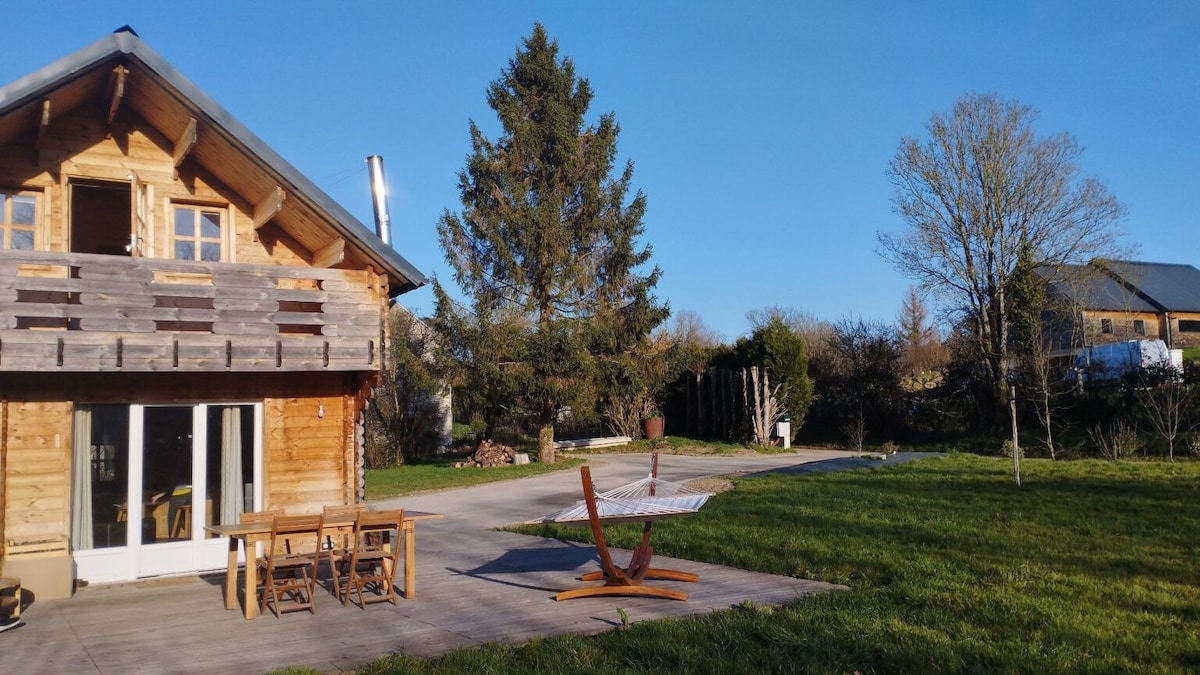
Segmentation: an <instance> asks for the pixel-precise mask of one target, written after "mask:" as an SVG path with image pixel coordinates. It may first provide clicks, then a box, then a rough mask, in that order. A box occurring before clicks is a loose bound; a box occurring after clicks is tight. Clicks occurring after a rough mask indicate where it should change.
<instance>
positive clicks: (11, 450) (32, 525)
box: [0, 401, 71, 541]
mask: <svg viewBox="0 0 1200 675" xmlns="http://www.w3.org/2000/svg"><path fill="white" fill-rule="evenodd" d="M5 407H6V408H7V411H6V415H5V421H6V425H5V434H4V438H2V439H0V447H3V452H4V454H5V465H6V476H5V485H4V492H3V514H4V537H5V541H7V540H16V541H36V540H41V539H65V538H66V537H67V532H68V527H69V519H70V506H71V493H70V477H71V436H70V432H71V429H70V419H71V415H70V410H71V405H70V403H67V402H64V401H20V402H9V403H7V404H6V405H5ZM64 422H65V426H64Z"/></svg>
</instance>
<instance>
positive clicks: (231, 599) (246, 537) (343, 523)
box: [204, 509, 442, 620]
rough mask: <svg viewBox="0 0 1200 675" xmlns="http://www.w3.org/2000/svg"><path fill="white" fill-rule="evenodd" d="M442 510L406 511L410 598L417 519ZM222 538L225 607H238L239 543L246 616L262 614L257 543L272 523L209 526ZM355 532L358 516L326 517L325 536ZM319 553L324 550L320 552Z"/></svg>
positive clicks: (268, 537)
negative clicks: (226, 561)
mask: <svg viewBox="0 0 1200 675" xmlns="http://www.w3.org/2000/svg"><path fill="white" fill-rule="evenodd" d="M441 517H442V514H440V513H429V512H426V511H409V510H407V509H405V511H404V523H403V524H404V528H403V530H404V589H403V590H402V591H401V592H400V594H401V595H403V596H404V597H405V598H406V599H407V598H412V597H414V596H415V595H416V585H417V521H418V520H432V519H434V518H441ZM204 530H205V531H206V532H211V533H213V534H215V535H217V536H218V537H229V566H228V568H227V569H226V570H225V609H237V571H238V542H239V541H241V542H242V549H243V550H244V551H245V553H246V573H245V575H244V577H243V578H244V581H243V587H242V592H243V593H244V595H245V598H246V604H245V614H246V619H247V620H249V619H253V618H255V617H256V616H258V601H257V598H256V593H255V590H256V588H257V587H258V565H257V555H256V553H255V546H254V545H255V544H257V543H258V542H260V541H267V542H269V541H270V540H271V523H270V522H263V523H237V524H234V525H208V526H206V527H205V528H204ZM353 531H354V516H345V517H338V518H329V519H326V520H325V525H324V527H323V529H322V535H325V534H349V533H351V532H353ZM318 553H321V552H320V551H318Z"/></svg>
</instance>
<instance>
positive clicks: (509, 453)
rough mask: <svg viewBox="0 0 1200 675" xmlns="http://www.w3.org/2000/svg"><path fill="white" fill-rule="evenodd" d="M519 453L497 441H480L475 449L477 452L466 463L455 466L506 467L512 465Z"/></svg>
mask: <svg viewBox="0 0 1200 675" xmlns="http://www.w3.org/2000/svg"><path fill="white" fill-rule="evenodd" d="M516 455H517V451H516V450H513V449H512V448H510V447H508V446H507V445H504V444H503V443H497V442H495V441H480V442H479V446H478V447H476V448H475V452H473V453H471V456H470V457H468V458H467V459H466V461H463V462H459V463H457V464H455V466H456V467H464V466H504V465H505V464H512V463H513V458H514V457H516Z"/></svg>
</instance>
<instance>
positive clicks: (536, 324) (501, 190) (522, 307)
mask: <svg viewBox="0 0 1200 675" xmlns="http://www.w3.org/2000/svg"><path fill="white" fill-rule="evenodd" d="M591 100H592V89H591V86H590V85H589V84H588V81H587V79H585V78H578V77H576V75H575V67H574V65H573V64H572V62H571V60H570V59H567V58H563V59H562V60H559V58H558V43H557V42H555V41H551V40H549V39H548V38H547V36H546V32H545V30H544V29H543V28H542V26H541V25H540V24H535V25H534V27H533V34H532V35H530V36H529V37H528V38H526V39H525V40H524V41H523V46H522V48H521V49H518V50H517V53H516V55H515V56H514V57H513V58H512V59H510V60H509V63H508V68H506V69H505V70H504V71H503V72H502V73H501V75H500V78H499V79H498V80H496V81H494V82H492V83H491V85H490V86H489V88H488V93H487V101H488V105H489V106H490V107H491V108H492V110H494V111H495V112H496V116H497V118H498V120H499V122H500V125H501V127H502V131H501V133H500V137H499V138H498V139H497V140H495V141H494V142H493V141H491V140H489V139H488V138H486V137H485V136H484V134H483V133H482V132H481V131H480V130H479V127H478V126H476V125H475V123H474V122H472V123H471V126H470V131H471V147H472V153H471V155H470V157H469V158H468V160H467V165H466V168H465V169H464V170H463V171H462V172H460V173H459V191H460V196H461V199H462V204H463V211H462V213H461V214H455V213H452V212H450V211H449V210H447V211H446V212H445V214H444V215H443V216H442V219H441V221H440V223H439V225H438V235H439V238H440V240H441V244H442V247H443V248H444V249H445V251H446V259H447V261H448V262H449V263H450V265H451V266H452V267H453V268H454V278H455V281H457V282H458V284H459V285H460V286H461V287H462V289H463V291H464V292H465V293H466V294H467V296H468V297H470V298H471V301H472V311H473V313H474V317H475V321H476V322H478V323H477V325H484V324H486V323H487V322H489V321H492V318H493V317H497V316H499V317H506V318H507V319H508V320H509V321H510V322H511V318H512V317H513V316H514V315H516V316H520V317H523V318H524V320H525V322H524V326H525V328H524V330H522V331H520V332H519V334H518V335H516V336H515V337H514V336H513V335H512V333H505V335H506V336H507V339H508V340H510V341H512V340H516V341H517V342H519V344H510V345H508V349H504V350H496V349H485V348H482V347H483V346H482V345H476V348H475V349H468V350H466V351H468V352H470V353H473V354H484V353H489V352H490V353H500V352H504V353H507V354H509V355H510V357H509V358H510V359H512V360H510V361H509V362H508V363H506V364H504V366H503V370H504V371H505V372H506V374H507V376H508V377H506V378H505V380H504V381H505V382H508V383H510V386H511V387H512V391H511V392H510V396H511V399H510V401H509V404H510V405H511V406H513V407H514V408H519V409H521V410H523V411H525V412H526V413H528V414H529V415H530V416H531V417H532V419H533V421H534V422H535V424H536V426H537V428H538V446H539V455H540V458H541V460H542V461H544V462H553V461H554V424H555V421H556V420H557V419H558V415H559V412H560V411H561V410H562V409H563V408H565V407H569V406H573V405H578V404H580V402H581V399H582V398H583V397H584V396H586V395H587V394H588V392H589V391H590V390H591V387H590V386H589V385H590V382H591V378H592V377H593V375H594V373H595V371H596V363H597V359H599V358H604V357H605V356H606V355H610V354H613V353H617V352H620V351H623V350H627V349H631V348H634V347H636V345H637V344H639V343H640V342H641V341H643V340H644V338H645V335H646V334H648V333H649V332H650V331H651V330H652V329H653V328H654V327H655V326H657V325H658V324H659V323H661V322H662V321H663V320H664V319H665V318H666V315H667V310H666V308H665V307H664V306H661V305H659V304H658V302H657V300H656V298H655V297H654V296H653V295H651V291H652V290H653V288H654V286H655V284H656V283H657V281H658V277H659V274H660V271H659V270H658V268H657V267H656V268H654V269H652V270H651V271H649V273H647V274H644V275H643V274H639V273H638V268H639V267H641V266H642V265H643V264H645V263H647V262H648V261H649V259H650V247H649V246H644V247H640V248H639V246H638V244H637V243H636V241H635V239H636V238H637V237H638V236H639V235H641V234H642V232H643V229H644V228H643V225H642V216H643V214H644V212H645V209H646V198H645V196H644V195H643V194H642V193H641V192H640V191H638V192H637V193H636V194H635V195H634V196H633V198H632V200H630V201H629V202H628V203H626V197H627V195H628V193H629V189H630V183H631V181H632V177H633V164H632V162H627V163H626V164H625V167H624V169H623V170H622V171H621V173H620V175H619V176H617V177H615V178H614V177H613V175H612V174H613V171H614V164H615V162H616V157H617V135H618V134H619V133H620V127H619V125H618V124H617V122H616V119H615V118H614V116H613V115H612V114H611V113H609V114H606V115H602V116H601V117H600V120H599V123H598V124H596V125H594V126H587V125H586V124H585V120H584V115H585V114H586V113H587V110H588V106H589V104H590V103H591ZM437 290H438V292H439V297H440V298H444V293H443V292H442V291H441V290H440V289H437ZM448 306H449V303H446V302H439V308H442V307H447V308H448ZM442 311H443V310H442V309H439V313H441V312H442ZM459 318H461V317H459ZM487 332H488V331H483V330H475V331H468V333H469V334H470V335H474V336H477V337H478V336H483V335H485V334H486V333H487ZM461 334H463V333H460V335H461Z"/></svg>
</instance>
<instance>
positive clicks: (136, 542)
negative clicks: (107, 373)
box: [74, 401, 265, 583]
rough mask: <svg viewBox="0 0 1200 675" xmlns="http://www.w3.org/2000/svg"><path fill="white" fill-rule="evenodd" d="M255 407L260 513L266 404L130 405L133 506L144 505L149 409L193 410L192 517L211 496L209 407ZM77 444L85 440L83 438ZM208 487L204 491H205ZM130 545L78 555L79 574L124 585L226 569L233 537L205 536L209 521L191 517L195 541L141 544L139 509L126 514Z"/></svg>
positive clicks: (129, 490)
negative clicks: (208, 480)
mask: <svg viewBox="0 0 1200 675" xmlns="http://www.w3.org/2000/svg"><path fill="white" fill-rule="evenodd" d="M233 405H237V406H250V407H251V408H252V410H253V411H254V414H253V425H254V431H253V439H254V448H253V457H254V468H253V482H254V509H255V510H259V509H261V504H262V501H263V448H264V445H265V439H264V437H263V430H264V421H263V403H262V401H240V402H232V401H230V402H208V403H131V404H129V448H128V452H129V460H128V472H127V474H126V477H125V480H126V491H127V493H128V494H127V496H128V502H127V503H129V504H141V503H143V502H144V498H143V495H142V470H143V466H144V462H143V453H144V448H143V444H144V441H145V439H144V433H143V432H144V424H145V411H146V408H164V407H168V408H170V407H174V408H190V409H191V410H192V485H193V486H194V487H195V489H193V490H192V500H193V504H192V513H194V514H196V513H200V514H203V513H205V508H206V506H205V505H204V504H201V505H200V506H199V508H197V506H196V504H195V501H196V500H197V498H198V497H199V496H205V497H206V495H207V493H208V486H205V481H206V476H207V471H208V466H207V463H208V455H207V452H206V448H207V440H208V438H207V437H208V425H207V415H208V408H209V407H210V406H233ZM75 442H81V441H79V440H78V439H77V440H76V441H75ZM200 488H203V489H200ZM126 513H127V517H128V522H127V532H128V538H127V540H126V541H127V544H126V545H125V546H114V547H109V548H98V549H92V550H86V551H75V552H74V557H75V562H76V565H77V567H78V576H79V577H80V578H83V579H88V580H89V581H94V582H97V583H103V582H108V581H125V580H132V579H137V578H141V577H149V576H158V575H163V574H187V573H194V572H199V571H206V570H214V569H221V568H224V567H225V566H226V564H227V560H228V558H227V555H228V551H229V544H228V539H226V538H212V539H206V538H205V537H204V524H205V520H206V519H205V518H203V517H193V518H192V519H191V537H190V539H189V540H187V541H177V542H165V543H161V544H143V543H142V536H141V532H142V521H143V514H142V509H140V508H130V509H127V511H126Z"/></svg>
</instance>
